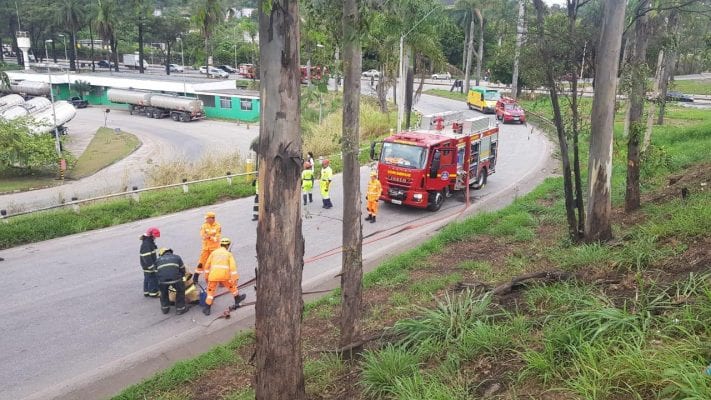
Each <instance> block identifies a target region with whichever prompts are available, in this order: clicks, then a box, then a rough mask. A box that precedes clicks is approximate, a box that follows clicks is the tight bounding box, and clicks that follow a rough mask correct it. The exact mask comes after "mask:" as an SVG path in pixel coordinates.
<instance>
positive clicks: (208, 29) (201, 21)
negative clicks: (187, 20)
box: [193, 0, 224, 70]
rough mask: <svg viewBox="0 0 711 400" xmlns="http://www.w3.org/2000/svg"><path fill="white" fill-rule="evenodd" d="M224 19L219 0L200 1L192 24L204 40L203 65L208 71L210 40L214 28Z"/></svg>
mask: <svg viewBox="0 0 711 400" xmlns="http://www.w3.org/2000/svg"><path fill="white" fill-rule="evenodd" d="M223 17H224V11H223V9H222V2H221V1H220V0H201V1H200V4H199V5H198V8H197V11H196V12H195V16H194V17H193V22H194V23H195V25H197V27H198V28H199V29H200V34H201V35H202V37H203V39H205V65H206V66H207V67H208V70H209V69H210V68H209V67H210V64H209V62H208V61H209V60H210V55H211V52H210V38H211V37H212V33H213V31H214V30H215V27H216V26H217V25H218V24H219V23H220V21H221V20H222V18H223Z"/></svg>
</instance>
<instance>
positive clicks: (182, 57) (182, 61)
mask: <svg viewBox="0 0 711 400" xmlns="http://www.w3.org/2000/svg"><path fill="white" fill-rule="evenodd" d="M177 40H178V41H179V42H180V62H181V63H182V65H181V67H183V72H182V73H181V75H182V76H183V96H187V95H188V91H187V90H186V89H185V56H184V54H183V38H177Z"/></svg>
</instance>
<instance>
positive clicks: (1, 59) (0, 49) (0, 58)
mask: <svg viewBox="0 0 711 400" xmlns="http://www.w3.org/2000/svg"><path fill="white" fill-rule="evenodd" d="M52 43H54V42H52ZM3 50H4V47H3V46H2V35H0V63H4V62H5V53H4V52H3ZM56 63H57V62H56V61H55V64H56Z"/></svg>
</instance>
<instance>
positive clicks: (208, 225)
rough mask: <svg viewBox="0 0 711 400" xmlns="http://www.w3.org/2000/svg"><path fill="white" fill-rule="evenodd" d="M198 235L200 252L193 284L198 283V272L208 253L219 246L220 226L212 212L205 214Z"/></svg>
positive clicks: (201, 268)
mask: <svg viewBox="0 0 711 400" xmlns="http://www.w3.org/2000/svg"><path fill="white" fill-rule="evenodd" d="M200 237H201V238H202V251H201V252H200V259H199V260H198V265H197V267H196V268H195V274H194V275H193V282H195V284H197V283H198V280H199V278H200V274H201V273H202V272H203V266H204V265H205V262H206V261H207V258H208V257H209V256H210V253H212V252H213V251H214V250H215V249H216V248H218V247H220V238H221V237H222V227H221V226H220V223H219V222H217V221H215V213H214V212H212V211H209V212H207V213H206V214H205V223H204V224H202V226H201V227H200Z"/></svg>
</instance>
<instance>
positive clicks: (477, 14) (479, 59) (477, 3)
mask: <svg viewBox="0 0 711 400" xmlns="http://www.w3.org/2000/svg"><path fill="white" fill-rule="evenodd" d="M455 4H456V7H457V8H460V9H465V10H469V12H470V14H471V19H470V22H469V34H468V35H467V36H468V37H469V43H468V46H467V61H466V65H465V67H464V92H465V93H468V91H469V80H470V79H471V78H470V71H471V65H472V56H476V71H477V72H476V85H479V80H480V79H481V66H482V63H483V62H484V12H483V10H484V7H485V6H486V2H485V1H484V0H457V2H456V3H455ZM475 21H476V22H475ZM476 25H478V26H479V39H478V44H479V49H478V50H474V27H475V26H476Z"/></svg>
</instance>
